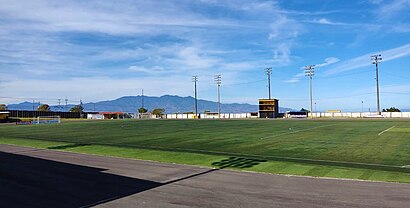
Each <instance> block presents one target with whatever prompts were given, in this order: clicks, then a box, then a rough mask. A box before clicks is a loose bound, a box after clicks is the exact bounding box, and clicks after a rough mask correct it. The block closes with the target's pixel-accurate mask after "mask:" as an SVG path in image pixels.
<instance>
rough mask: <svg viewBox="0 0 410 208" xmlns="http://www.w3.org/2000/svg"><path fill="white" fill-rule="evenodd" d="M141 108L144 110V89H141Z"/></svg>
mask: <svg viewBox="0 0 410 208" xmlns="http://www.w3.org/2000/svg"><path fill="white" fill-rule="evenodd" d="M141 108H144V89H141Z"/></svg>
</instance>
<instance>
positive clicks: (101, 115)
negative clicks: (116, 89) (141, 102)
mask: <svg viewBox="0 0 410 208" xmlns="http://www.w3.org/2000/svg"><path fill="white" fill-rule="evenodd" d="M124 118H125V113H124V112H98V113H87V119H124Z"/></svg>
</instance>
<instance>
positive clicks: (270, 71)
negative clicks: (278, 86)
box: [265, 67, 272, 100]
mask: <svg viewBox="0 0 410 208" xmlns="http://www.w3.org/2000/svg"><path fill="white" fill-rule="evenodd" d="M265 72H266V75H268V94H269V100H270V99H271V94H270V75H271V74H272V67H268V68H266V69H265Z"/></svg>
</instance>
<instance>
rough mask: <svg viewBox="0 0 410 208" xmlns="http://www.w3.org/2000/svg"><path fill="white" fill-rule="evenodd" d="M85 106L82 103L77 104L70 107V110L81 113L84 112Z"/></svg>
mask: <svg viewBox="0 0 410 208" xmlns="http://www.w3.org/2000/svg"><path fill="white" fill-rule="evenodd" d="M83 110H84V108H83V106H81V105H76V106H74V107H72V108H71V109H70V112H76V113H81V112H83Z"/></svg>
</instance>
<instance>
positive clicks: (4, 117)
mask: <svg viewBox="0 0 410 208" xmlns="http://www.w3.org/2000/svg"><path fill="white" fill-rule="evenodd" d="M9 117H10V112H8V111H3V112H0V120H8V119H9Z"/></svg>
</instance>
